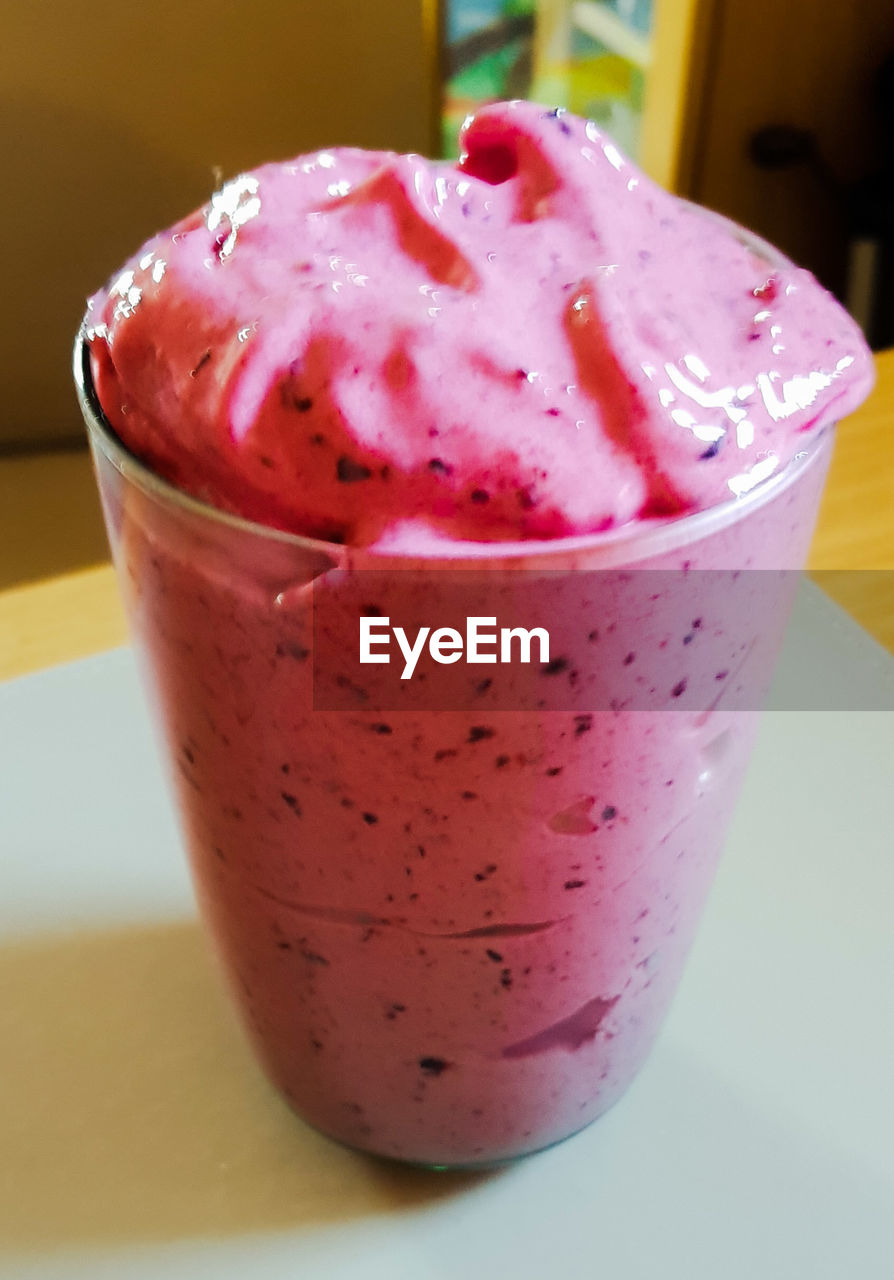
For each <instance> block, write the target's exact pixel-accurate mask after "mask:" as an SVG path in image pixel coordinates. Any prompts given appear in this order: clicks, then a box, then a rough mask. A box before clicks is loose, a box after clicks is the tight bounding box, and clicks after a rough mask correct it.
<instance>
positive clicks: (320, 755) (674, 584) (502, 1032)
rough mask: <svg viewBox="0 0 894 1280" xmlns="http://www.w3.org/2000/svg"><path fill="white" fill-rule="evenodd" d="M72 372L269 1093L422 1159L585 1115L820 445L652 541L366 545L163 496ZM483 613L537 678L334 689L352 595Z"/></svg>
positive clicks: (430, 610) (826, 451)
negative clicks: (521, 632)
mask: <svg viewBox="0 0 894 1280" xmlns="http://www.w3.org/2000/svg"><path fill="white" fill-rule="evenodd" d="M75 370H76V377H77V382H78V386H79V393H80V400H81V407H82V409H83V412H84V417H85V420H86V423H87V427H88V431H89V436H90V443H91V447H92V451H93V458H94V462H95V467H96V473H97V477H98V482H99V489H100V493H101V497H102V504H103V509H104V513H105V519H106V524H107V528H108V533H109V538H110V541H111V546H112V551H113V555H114V559H115V564H116V567H117V572H118V578H119V582H120V586H121V591H122V594H123V597H124V602H125V606H126V611H127V615H128V618H129V624H130V630H131V634H132V637H133V642H134V646H135V649H136V651H137V654H138V657H139V660H140V663H141V666H142V670H143V673H144V676H145V680H146V687H147V690H148V697H149V702H150V704H151V708H152V712H153V714H154V716H155V719H156V721H157V724H158V726H159V728H160V730H161V733H162V736H163V739H164V743H165V749H166V759H167V763H168V772H169V775H170V778H171V783H172V787H173V791H174V795H175V798H176V803H177V807H178V811H179V815H180V821H181V824H182V830H183V835H184V841H185V844H186V847H187V850H188V852H189V857H190V862H191V867H192V872H193V877H194V882H195V886H196V892H197V896H198V900H199V904H200V908H201V912H202V915H203V917H204V920H205V923H206V925H207V927H208V930H209V933H210V935H211V937H212V939H213V941H214V944H215V946H216V950H217V952H218V954H219V957H220V959H221V961H222V967H223V970H224V972H225V974H226V976H227V978H228V981H229V986H230V988H231V990H232V993H233V996H234V999H235V1002H236V1004H237V1006H238V1007H239V1009H240V1011H241V1014H242V1018H243V1021H244V1023H245V1026H246V1028H247V1030H248V1033H249V1036H250V1038H251V1040H252V1042H253V1044H254V1046H255V1049H256V1052H257V1056H258V1058H259V1060H260V1062H261V1064H262V1065H263V1067H264V1069H265V1070H266V1072H267V1074H268V1075H269V1077H270V1079H271V1080H272V1081H273V1082H274V1084H275V1085H276V1086H277V1087H278V1088H279V1089H280V1090H281V1091H282V1093H283V1095H284V1096H285V1097H286V1098H287V1099H288V1101H289V1102H290V1103H291V1104H292V1106H293V1107H294V1109H295V1110H296V1111H297V1112H298V1113H299V1115H301V1116H302V1117H303V1118H304V1119H305V1120H306V1121H307V1122H309V1123H310V1124H312V1125H313V1126H315V1127H316V1128H318V1129H320V1130H322V1131H323V1132H325V1133H327V1134H329V1135H330V1136H332V1137H333V1138H336V1139H337V1140H339V1141H341V1142H343V1143H345V1144H347V1145H349V1146H352V1147H356V1148H360V1149H362V1150H364V1151H369V1152H374V1153H377V1154H380V1155H383V1156H388V1157H392V1158H396V1159H400V1160H404V1161H409V1162H413V1163H419V1164H425V1165H431V1166H437V1167H445V1166H453V1167H460V1166H463V1167H468V1166H474V1165H486V1164H493V1163H497V1162H501V1161H505V1160H508V1159H511V1158H513V1157H516V1156H519V1155H523V1154H526V1153H529V1152H532V1151H536V1150H538V1149H541V1148H543V1147H546V1146H549V1145H551V1144H553V1143H555V1142H557V1141H559V1140H561V1139H563V1138H565V1137H567V1136H568V1135H570V1134H572V1133H574V1132H576V1131H577V1130H579V1129H581V1128H582V1127H583V1126H585V1125H587V1124H589V1123H590V1122H591V1121H592V1120H593V1119H595V1118H596V1117H597V1116H599V1115H600V1114H601V1113H602V1112H604V1111H605V1110H606V1109H607V1108H608V1107H610V1106H611V1105H612V1104H613V1103H614V1102H615V1101H616V1100H617V1098H618V1097H619V1096H620V1095H621V1094H622V1093H623V1092H624V1090H625V1089H626V1088H627V1086H628V1084H629V1083H630V1081H631V1080H632V1078H633V1077H634V1076H635V1074H636V1072H637V1070H638V1069H639V1067H640V1066H641V1064H642V1063H643V1061H644V1059H645V1058H646V1056H647V1054H648V1052H649V1050H650V1047H651V1045H652V1043H653V1041H654V1039H655V1036H656V1034H657V1032H658V1030H659V1027H660V1025H661V1022H662V1020H663V1018H664V1016H665V1014H666V1012H667V1009H668V1006H669V1003H670V1001H671V998H672V996H673V993H674V990H675V989H676V986H677V983H678V980H679V977H680V973H681V970H682V968H683V964H684V961H685V958H686V955H687V953H688V951H689V948H690V946H691V943H692V940H693V936H694V933H695V930H696V927H697V923H698V920H699V917H700V914H701V911H702V907H703V904H704V901H705V898H706V895H707V892H708V889H709V886H710V883H711V879H712V876H713V872H714V868H715V866H716V861H717V857H718V854H719V851H720V849H721V846H722V843H723V839H724V834H725V831H726V827H727V824H728V821H729V818H730V815H731V813H732V810H733V806H734V803H735V800H736V797H737V794H738V790H739V785H740V781H741V777H742V774H743V771H744V768H745V766H746V763H747V760H748V755H749V752H750V748H751V744H752V740H753V736H754V732H755V728H756V722H757V718H758V717H757V712H756V708H757V707H758V705H759V702H760V698H761V694H762V691H763V689H764V688H765V687H766V684H767V683H768V681H769V677H770V672H771V670H772V665H773V661H774V659H775V655H776V651H777V649H778V646H779V642H780V639H781V636H782V632H783V629H784V624H785V621H786V618H787V612H788V608H789V606H790V603H791V596H792V592H793V588H794V577H795V575H794V574H791V573H789V572H788V571H789V570H799V569H800V568H801V567H802V566H803V564H804V561H805V558H806V554H807V548H808V545H809V541H810V536H811V533H812V530H813V526H814V522H815V518H816V513H817V508H818V503H819V498H820V494H821V491H822V486H823V481H824V477H825V472H826V468H827V464H828V461H829V457H830V454H831V448H832V434H833V433H832V431H831V430H828V431H826V432H824V433H823V434H822V435H821V436H819V437H818V438H816V439H815V440H813V441H812V442H811V444H810V446H809V448H808V450H807V451H806V452H805V453H804V454H803V455H801V456H800V457H799V458H798V459H796V460H795V461H794V462H792V463H791V464H789V466H788V467H786V468H785V469H784V470H783V471H782V472H781V473H780V474H779V475H778V476H776V477H774V478H772V479H770V480H768V481H765V482H764V483H763V484H761V485H760V486H758V487H757V488H755V489H753V490H752V491H751V492H750V493H748V494H747V495H745V496H744V497H742V498H740V499H738V500H735V501H731V502H729V503H725V504H723V505H721V506H718V507H715V508H713V509H711V510H708V511H704V512H701V513H698V514H694V515H690V516H686V517H683V518H679V519H675V520H673V521H667V522H655V523H651V524H641V525H637V526H634V527H632V528H626V529H621V530H618V531H614V532H610V533H605V534H597V535H591V536H588V537H581V538H575V539H565V540H560V541H557V542H549V543H537V544H532V543H522V544H489V545H483V544H482V545H477V546H471V545H468V544H464V545H463V547H462V548H461V549H458V550H457V552H456V553H455V554H453V555H445V556H440V555H428V556H425V555H423V556H413V555H411V554H407V555H390V556H384V555H377V554H376V553H375V552H373V551H371V550H368V549H367V550H357V549H351V548H346V547H341V546H334V545H329V544H325V543H322V542H318V541H314V540H311V539H308V538H303V537H298V536H294V535H290V534H285V533H282V532H278V531H276V530H272V529H269V528H265V527H262V526H259V525H255V524H252V523H249V522H247V521H244V520H241V519H238V518H235V517H233V516H231V515H228V514H224V513H222V512H220V511H217V510H215V509H213V508H211V507H209V506H207V505H205V504H203V503H202V502H199V501H197V500H196V499H194V498H192V497H189V496H187V495H185V494H183V493H182V492H179V491H177V490H175V489H174V488H172V487H171V486H170V485H169V484H167V483H166V482H165V481H164V480H162V479H160V478H159V477H158V476H156V475H154V474H153V473H152V472H151V471H150V470H149V469H147V467H145V466H144V465H143V464H142V463H141V462H140V461H138V460H137V459H136V458H134V457H133V456H132V455H131V454H130V453H129V452H128V451H127V450H126V449H125V448H124V447H123V446H122V445H121V443H120V442H119V441H118V439H117V438H116V437H115V435H114V434H113V432H112V431H111V429H110V428H109V426H108V425H107V423H106V422H105V421H104V419H103V416H102V413H101V410H100V408H99V406H98V404H97V402H96V400H95V397H94V395H93V392H92V388H91V382H90V373H89V361H88V357H87V353H86V350H85V348H84V346H83V343H82V342H80V341H79V343H78V347H77V349H76V358H75ZM780 570H781V571H784V572H782V573H780V572H779V571H780ZM743 571H748V573H750V574H751V577H750V578H749V576H748V573H746V574H745V575H743ZM463 574H468V575H469V576H468V578H463V577H462V575H463ZM654 575H661V582H662V583H663V584H664V586H665V587H666V588H667V589H666V590H664V589H659V590H655V589H654V588H655V582H656V580H657V579H656V578H655V576H654ZM458 582H460V583H461V584H462V583H471V584H472V586H471V587H469V591H470V592H471V594H464V592H465V590H466V588H465V587H463V588H462V589H461V590H460V589H458V587H457V583H458ZM371 583H374V584H375V589H376V593H377V594H376V598H375V600H374V601H370V599H369V589H370V584H371ZM736 583H741V584H744V585H741V586H739V587H736V586H735V585H734V584H736ZM757 583H759V584H760V607H756V606H755V603H754V601H755V599H756V597H755V595H754V590H753V589H752V586H751V584H757ZM768 583H770V584H775V585H773V586H772V589H770V590H769V591H768V590H767V589H766V587H767V584H768ZM458 591H459V594H457V592H458ZM482 593H483V594H482ZM471 600H474V605H475V608H476V609H481V608H485V609H486V611H487V612H489V613H493V614H496V613H499V612H500V609H501V607H502V606H503V605H505V604H506V601H507V600H509V601H510V602H511V603H512V606H513V608H514V609H515V611H516V613H515V615H514V616H523V617H530V618H532V620H536V618H539V619H544V618H547V619H549V621H550V625H551V627H553V628H554V630H555V636H556V638H557V639H556V642H557V644H558V646H559V647H558V648H557V649H554V650H553V654H554V656H553V658H552V659H551V661H550V663H549V664H544V665H542V666H541V668H539V669H538V668H536V667H533V668H528V669H526V670H525V671H523V672H522V671H521V670H519V675H518V680H519V683H518V685H517V686H515V685H513V683H512V681H513V679H514V678H515V677H514V676H513V675H512V673H511V672H510V673H509V676H508V677H506V678H507V679H508V680H509V684H508V685H507V684H506V683H505V679H504V683H503V686H502V687H501V688H497V685H498V684H499V681H497V684H496V685H495V683H494V680H492V679H490V675H491V673H493V671H494V669H493V668H485V669H484V670H483V672H482V670H481V669H480V668H479V669H478V670H477V671H476V672H473V673H471V674H470V672H469V670H468V669H466V670H465V671H464V672H460V671H459V666H457V667H456V668H450V671H451V672H457V673H458V674H456V675H455V676H454V677H451V678H453V679H454V681H455V683H454V685H453V686H449V687H450V688H451V690H452V692H450V693H448V694H445V695H443V697H442V701H441V702H440V703H436V704H433V703H432V702H431V699H430V697H429V699H428V701H426V696H427V695H425V696H424V687H423V685H421V684H413V686H412V687H413V692H412V694H408V695H407V697H406V701H405V702H403V703H401V704H400V709H397V710H395V706H394V698H395V696H396V695H395V693H394V687H395V686H394V685H393V683H392V684H391V685H387V684H386V683H382V682H383V681H385V680H386V672H385V669H384V668H383V667H381V666H374V667H367V668H365V669H364V671H363V672H361V673H360V674H358V673H357V672H356V671H355V672H354V674H353V675H352V676H350V678H349V677H348V676H347V675H346V674H345V672H346V671H347V670H349V668H346V667H344V665H343V664H344V663H345V662H348V661H349V659H350V661H353V660H354V657H353V655H354V653H355V651H356V647H357V629H356V628H357V609H358V608H359V609H360V611H361V612H362V611H363V610H364V609H367V610H372V611H374V612H376V613H387V614H388V615H389V616H393V617H395V618H398V617H406V618H413V619H416V620H417V621H422V620H425V621H428V622H432V620H433V619H436V620H438V619H439V611H441V612H443V609H444V607H446V604H449V608H450V610H453V613H452V614H451V616H453V614H455V611H456V608H457V606H459V607H460V612H461V611H462V608H463V607H465V606H466V605H468V603H469V601H471ZM488 601H490V602H491V607H489V608H487V603H488ZM445 602H446V604H445ZM535 615H536V618H535ZM555 655H558V659H557V657H556V656H555ZM631 655H632V656H631ZM358 671H359V668H358ZM678 671H679V673H680V675H679V678H678V677H677V674H676V673H677V672H678ZM392 676H393V673H392ZM473 676H474V683H473V684H469V681H470V680H472V678H473ZM538 679H539V680H541V682H542V683H541V684H540V685H537V683H536V681H537V680H538ZM463 680H465V681H466V684H465V685H464V686H463V689H464V690H465V692H463V691H462V689H460V684H461V682H462V681H463ZM457 681H458V682H460V684H457V683H456V682H457ZM625 682H626V683H625ZM681 685H682V686H684V687H685V688H686V690H687V698H685V699H681V697H680V693H682V689H681V688H680V686H681ZM532 688H533V689H534V694H536V692H537V689H538V688H539V689H545V688H549V689H550V690H551V691H552V690H556V689H559V688H561V689H562V690H563V693H562V696H561V697H560V696H558V695H554V694H553V693H552V692H550V694H549V696H548V697H547V696H543V697H540V698H539V699H538V698H537V697H532ZM581 689H584V690H588V691H589V692H588V693H585V694H580V690H581ZM622 689H623V690H627V695H625V696H624V697H621V696H618V697H614V696H612V690H622ZM644 690H645V691H646V692H645V693H644V692H643V691H644ZM649 690H651V694H649V696H648V697H647V696H646V693H648V691H649ZM656 690H657V693H656V692H655V691H656ZM637 691H639V693H637ZM640 695H641V696H640ZM689 695H692V696H689ZM588 697H589V698H590V701H589V702H588V701H587V698H588ZM339 699H341V701H339ZM389 699H391V701H390V702H389ZM569 699H570V700H569ZM594 699H595V701H594ZM650 699H651V700H650ZM324 708H326V709H324ZM383 708H384V709H383ZM582 708H583V709H582Z"/></svg>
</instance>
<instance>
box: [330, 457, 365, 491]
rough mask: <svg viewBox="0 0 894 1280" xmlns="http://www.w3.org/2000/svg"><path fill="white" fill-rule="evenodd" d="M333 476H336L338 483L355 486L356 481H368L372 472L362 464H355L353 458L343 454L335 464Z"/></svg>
mask: <svg viewBox="0 0 894 1280" xmlns="http://www.w3.org/2000/svg"><path fill="white" fill-rule="evenodd" d="M335 474H336V475H337V476H338V479H339V483H341V484H355V483H356V482H357V481H358V480H368V479H369V477H370V476H371V475H372V472H371V471H370V469H369V467H365V466H364V465H363V463H362V462H355V461H354V459H353V458H349V457H348V455H347V454H346V453H343V454H342V456H341V457H340V458H339V460H338V462H337V463H336V464H335Z"/></svg>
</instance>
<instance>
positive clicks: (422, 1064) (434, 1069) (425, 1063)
mask: <svg viewBox="0 0 894 1280" xmlns="http://www.w3.org/2000/svg"><path fill="white" fill-rule="evenodd" d="M448 1066H449V1063H447V1062H445V1061H444V1059H443V1058H420V1059H419V1070H420V1071H421V1072H423V1074H424V1075H427V1076H439V1075H440V1074H441V1073H442V1072H443V1071H446V1070H447V1067H448Z"/></svg>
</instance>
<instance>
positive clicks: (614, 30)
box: [442, 0, 653, 156]
mask: <svg viewBox="0 0 894 1280" xmlns="http://www.w3.org/2000/svg"><path fill="white" fill-rule="evenodd" d="M444 4H445V13H444V34H445V49H444V62H443V65H444V91H443V99H442V101H443V112H442V124H443V147H444V154H445V155H455V154H456V135H457V132H458V129H459V126H460V125H461V124H462V121H463V119H464V117H465V116H466V115H467V114H468V113H469V112H470V111H473V110H474V109H475V108H476V107H477V106H479V105H480V104H481V103H483V102H492V101H494V100H495V99H499V98H531V99H533V100H534V101H539V102H544V103H546V104H547V105H549V106H564V107H568V108H569V110H571V111H574V112H576V113H577V114H579V115H583V116H588V117H589V118H591V119H594V120H596V121H597V122H598V123H599V124H600V125H602V126H603V127H604V128H605V129H606V130H607V131H608V132H610V133H611V134H612V135H613V136H614V138H615V139H616V141H617V142H619V143H620V145H621V146H622V147H623V148H624V149H625V150H626V151H628V152H629V153H630V154H631V155H633V156H636V154H637V145H638V140H639V127H640V120H641V117H642V106H643V92H644V86H645V78H646V75H647V72H648V66H649V61H650V57H651V43H650V37H651V31H652V20H653V0H444Z"/></svg>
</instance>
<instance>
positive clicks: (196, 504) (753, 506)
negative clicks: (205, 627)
mask: <svg viewBox="0 0 894 1280" xmlns="http://www.w3.org/2000/svg"><path fill="white" fill-rule="evenodd" d="M89 319H90V316H89V313H88V314H87V315H86V316H85V317H84V320H83V321H82V323H81V327H80V329H79V331H78V334H77V337H76V338H75V344H74V361H73V365H74V381H75V386H76V389H77V395H78V402H79V404H80V408H81V413H82V414H83V417H84V422H85V424H86V426H87V431H88V434H89V437H90V440H91V442H92V443H93V444H95V445H96V446H98V448H99V449H100V450H101V451H102V453H103V455H104V456H105V458H106V459H107V460H108V462H110V463H111V465H112V466H113V467H114V468H115V470H116V471H118V472H119V473H120V474H121V475H122V476H123V477H124V478H125V479H126V480H129V481H130V482H131V483H133V484H135V485H136V486H137V488H139V489H140V490H141V491H142V492H143V493H144V494H145V495H146V496H147V497H149V498H151V499H153V500H156V501H160V502H162V503H165V504H167V505H169V506H173V507H177V508H180V509H181V510H182V511H185V512H187V513H190V514H192V515H194V516H198V517H200V518H202V519H205V520H207V521H211V522H212V523H215V524H217V525H218V526H223V527H225V528H230V529H232V530H234V531H237V532H239V533H242V534H247V535H251V536H253V537H255V538H261V539H267V540H268V541H271V542H276V543H279V544H282V545H286V546H293V547H295V549H296V550H300V551H302V552H305V553H307V552H314V553H316V554H318V555H326V556H328V557H329V558H330V559H331V560H332V561H334V562H335V563H337V564H340V565H344V566H347V565H349V564H350V565H352V566H354V567H356V566H357V564H358V561H362V560H363V561H367V562H368V567H370V568H376V567H379V568H385V567H389V568H393V567H399V566H400V564H401V563H402V562H405V563H406V564H407V565H408V566H409V565H411V564H413V565H418V563H419V562H420V561H426V562H430V563H431V565H432V566H441V567H444V568H451V569H456V568H458V567H461V566H462V565H463V564H464V563H469V564H470V565H474V566H480V565H481V563H482V562H483V561H487V562H488V563H498V564H502V563H507V564H511V563H520V562H527V561H535V562H536V563H537V564H538V565H543V564H544V562H547V561H549V560H550V559H551V558H553V559H565V558H566V557H567V556H568V555H569V554H572V555H574V554H578V553H581V552H598V553H599V554H600V561H601V563H602V565H603V566H604V567H606V568H614V567H619V566H633V565H635V564H637V563H638V562H640V561H643V560H648V559H651V558H653V557H655V556H659V555H663V554H665V553H668V552H671V551H676V550H679V549H680V548H682V547H685V546H688V545H690V544H693V543H696V542H698V541H699V540H700V539H702V538H704V537H707V536H709V535H711V534H714V533H717V532H718V531H720V530H721V529H725V528H727V527H729V526H731V525H734V524H736V523H738V521H739V520H741V519H743V518H744V517H745V516H746V515H748V514H750V513H752V512H753V511H755V510H758V509H759V508H760V507H762V506H764V505H765V504H767V503H769V502H770V501H772V500H773V499H774V498H775V497H777V496H778V495H779V494H781V493H783V492H785V490H786V489H788V488H789V487H790V486H791V485H793V484H794V483H795V482H796V481H797V480H798V478H799V477H800V476H801V475H802V474H803V473H804V472H805V471H806V470H807V469H808V467H809V466H810V464H811V463H812V462H813V460H814V458H815V457H816V456H818V454H819V453H820V451H821V446H822V444H823V443H824V442H825V441H826V440H827V439H828V438H829V436H830V434H831V433H832V432H833V431H834V427H835V425H836V424H834V423H831V424H827V425H826V426H824V427H821V428H820V429H819V431H818V432H817V433H816V434H815V435H811V436H810V438H809V441H808V442H807V446H806V447H805V448H804V449H803V450H799V451H798V452H797V453H796V454H795V455H794V456H793V457H792V458H791V459H790V460H789V461H788V462H787V463H786V464H785V466H783V467H782V468H781V469H780V470H779V471H777V472H775V473H774V474H773V475H771V476H769V477H768V478H767V479H766V480H762V481H760V482H759V483H758V484H756V485H755V486H754V488H752V489H749V490H748V491H747V492H746V493H744V494H742V495H741V496H739V497H732V498H729V499H726V500H725V501H723V502H719V503H715V504H714V505H713V506H710V507H704V508H701V509H699V510H697V511H692V512H689V513H688V514H686V515H682V516H670V517H667V518H665V519H661V518H655V519H651V520H649V521H648V522H646V521H635V520H634V521H629V522H628V523H627V524H624V525H619V526H617V527H615V528H613V529H607V530H603V531H602V532H597V533H583V534H573V535H571V536H568V537H559V538H543V539H526V540H515V541H511V540H510V541H505V542H502V541H501V542H472V541H464V540H459V539H457V540H450V541H449V542H445V543H444V550H443V552H442V551H441V550H440V547H433V546H427V547H425V548H424V549H423V550H422V551H415V550H413V549H411V548H407V549H403V548H396V549H377V548H376V546H375V545H371V546H357V545H352V544H350V543H336V542H327V541H326V540H325V539H322V538H313V537H310V536H308V535H307V534H301V533H292V532H289V531H288V530H285V529H277V528H275V527H274V526H272V525H265V524H260V523H259V522H257V521H255V520H250V519H248V518H246V517H245V516H239V515H236V514H235V513H233V512H230V511H225V510H223V509H222V508H220V507H215V506H213V505H212V504H211V503H210V502H205V501H204V500H203V499H201V498H197V497H195V496H193V495H192V494H191V493H188V492H187V491H186V490H184V489H179V488H178V487H177V486H176V485H174V484H172V483H171V482H170V481H169V480H165V479H164V478H163V477H162V476H160V475H158V473H157V472H155V471H153V470H152V468H151V467H149V466H148V465H147V464H146V463H145V462H143V461H142V460H141V459H140V458H139V457H138V456H137V455H136V454H135V453H133V452H132V451H131V450H130V449H129V448H128V447H127V446H126V445H125V444H124V443H123V441H122V440H121V439H120V437H119V436H118V435H117V433H116V432H115V430H114V428H113V427H112V425H111V423H110V422H109V420H108V418H107V417H106V416H105V413H104V411H103V408H102V405H101V404H100V401H99V397H98V395H97V393H96V388H95V387H94V384H93V374H92V369H91V365H90V346H89V343H88V341H87V328H88V325H89Z"/></svg>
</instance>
